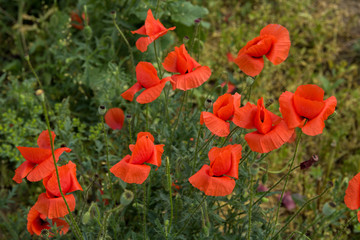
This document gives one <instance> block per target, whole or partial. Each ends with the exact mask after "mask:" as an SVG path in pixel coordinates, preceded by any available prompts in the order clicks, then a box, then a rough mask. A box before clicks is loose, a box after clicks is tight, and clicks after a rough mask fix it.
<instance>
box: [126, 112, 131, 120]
mask: <svg viewBox="0 0 360 240" xmlns="http://www.w3.org/2000/svg"><path fill="white" fill-rule="evenodd" d="M131 118H132V116H131V114H130V113H128V114H126V119H127V120H128V121H130V120H131Z"/></svg>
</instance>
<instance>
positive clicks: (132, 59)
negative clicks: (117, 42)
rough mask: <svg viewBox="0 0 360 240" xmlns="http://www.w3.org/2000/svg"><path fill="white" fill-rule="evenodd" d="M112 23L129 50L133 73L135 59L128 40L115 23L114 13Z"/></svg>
mask: <svg viewBox="0 0 360 240" xmlns="http://www.w3.org/2000/svg"><path fill="white" fill-rule="evenodd" d="M113 23H114V25H115V27H116V29H117V30H118V32H119V33H120V35H121V37H122V38H123V40H124V42H125V44H126V46H127V47H128V50H129V53H130V59H131V64H132V70H133V73H134V74H135V61H134V56H133V53H132V49H131V46H130V44H129V41H128V40H127V39H126V37H125V35H124V33H123V32H122V31H121V29H120V28H119V26H118V25H117V23H116V14H113Z"/></svg>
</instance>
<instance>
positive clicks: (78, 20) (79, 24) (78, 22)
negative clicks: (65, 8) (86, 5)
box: [71, 12, 89, 30]
mask: <svg viewBox="0 0 360 240" xmlns="http://www.w3.org/2000/svg"><path fill="white" fill-rule="evenodd" d="M83 21H85V13H83V14H81V17H80V16H79V14H77V13H76V12H71V26H73V27H74V28H76V29H79V30H82V29H83V28H84V23H83ZM87 22H88V23H89V17H88V18H87Z"/></svg>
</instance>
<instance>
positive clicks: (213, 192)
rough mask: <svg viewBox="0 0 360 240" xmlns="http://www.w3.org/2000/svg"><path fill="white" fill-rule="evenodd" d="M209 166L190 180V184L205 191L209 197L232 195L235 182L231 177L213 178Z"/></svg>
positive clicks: (204, 167) (205, 166)
mask: <svg viewBox="0 0 360 240" xmlns="http://www.w3.org/2000/svg"><path fill="white" fill-rule="evenodd" d="M209 170H210V167H209V166H208V165H204V166H202V168H201V169H200V170H199V171H198V172H197V173H195V174H194V175H193V176H191V177H190V178H189V182H190V183H191V185H193V186H194V187H195V188H197V189H199V190H200V191H203V192H204V193H205V195H208V196H226V195H229V194H230V193H232V191H233V190H234V187H235V180H234V179H231V178H229V177H226V176H223V177H211V176H210V175H209Z"/></svg>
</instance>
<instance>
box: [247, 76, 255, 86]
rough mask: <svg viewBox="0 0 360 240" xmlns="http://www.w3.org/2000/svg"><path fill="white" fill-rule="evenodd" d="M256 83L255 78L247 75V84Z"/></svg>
mask: <svg viewBox="0 0 360 240" xmlns="http://www.w3.org/2000/svg"><path fill="white" fill-rule="evenodd" d="M253 83H254V78H252V77H249V76H247V77H246V84H247V85H252V84H253Z"/></svg>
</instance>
